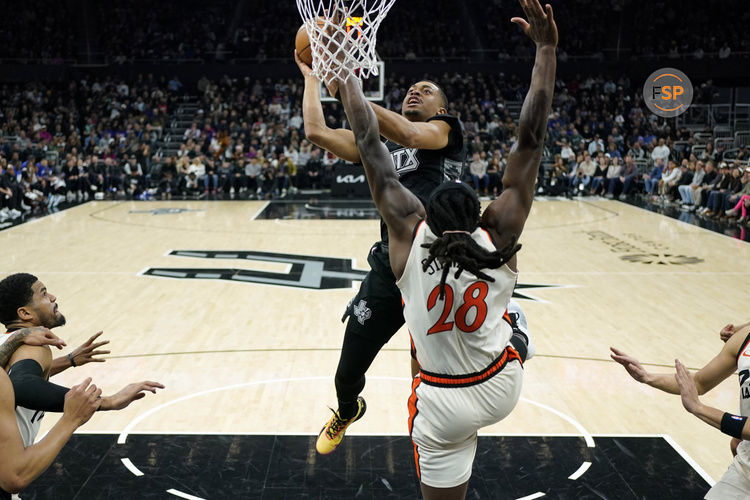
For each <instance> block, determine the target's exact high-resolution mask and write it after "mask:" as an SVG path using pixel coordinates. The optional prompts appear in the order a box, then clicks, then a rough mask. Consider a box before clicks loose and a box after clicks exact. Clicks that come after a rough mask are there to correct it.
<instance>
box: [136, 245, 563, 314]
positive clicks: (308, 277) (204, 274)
mask: <svg viewBox="0 0 750 500" xmlns="http://www.w3.org/2000/svg"><path fill="white" fill-rule="evenodd" d="M168 255H171V256H175V257H192V258H198V259H221V260H234V261H244V262H247V261H257V262H273V263H277V264H286V265H287V266H289V267H288V270H287V272H272V271H257V270H254V269H242V268H239V267H226V268H221V267H200V268H184V267H180V268H172V267H152V268H149V269H146V270H145V271H143V272H142V273H141V274H142V275H144V276H155V277H159V278H174V279H189V280H226V281H234V282H238V283H253V284H258V285H275V286H288V287H292V288H307V289H312V290H335V289H350V288H352V284H353V283H354V282H355V281H362V280H363V279H364V277H365V275H366V274H367V271H363V270H360V269H355V268H354V262H353V260H352V259H340V258H336V257H318V256H315V255H294V254H287V253H275V252H255V251H252V250H237V251H231V250H172V251H171V252H169V254H168ZM565 287H566V285H541V284H530V283H518V284H517V285H516V288H515V290H514V291H513V298H515V299H521V300H534V301H541V302H544V301H543V300H542V299H539V298H537V297H534V296H532V295H530V294H529V293H528V290H533V289H540V288H565ZM354 315H355V316H356V317H357V320H358V321H359V322H360V323H361V324H364V322H365V321H367V320H368V319H370V317H371V316H372V310H371V309H370V308H369V307H367V303H366V302H365V301H360V302H359V303H358V304H354Z"/></svg>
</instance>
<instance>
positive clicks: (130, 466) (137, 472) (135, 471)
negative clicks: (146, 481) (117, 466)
mask: <svg viewBox="0 0 750 500" xmlns="http://www.w3.org/2000/svg"><path fill="white" fill-rule="evenodd" d="M120 462H122V465H124V466H125V467H126V468H127V469H128V470H129V471H130V472H132V473H133V475H134V476H142V475H143V472H141V471H140V469H138V467H136V466H135V465H133V462H131V461H130V459H129V458H121V459H120Z"/></svg>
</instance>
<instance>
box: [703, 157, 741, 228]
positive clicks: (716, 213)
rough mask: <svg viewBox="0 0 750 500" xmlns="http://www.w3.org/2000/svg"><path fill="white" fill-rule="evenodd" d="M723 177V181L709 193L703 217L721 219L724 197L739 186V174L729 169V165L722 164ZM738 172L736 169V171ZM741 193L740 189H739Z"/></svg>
mask: <svg viewBox="0 0 750 500" xmlns="http://www.w3.org/2000/svg"><path fill="white" fill-rule="evenodd" d="M722 167H723V168H722V177H721V180H720V181H719V182H718V184H716V186H714V189H712V190H711V192H710V193H708V199H707V200H706V210H705V211H704V212H703V215H705V216H706V217H720V216H721V214H722V213H723V212H724V209H723V208H722V206H723V205H724V196H725V195H726V194H727V193H731V192H732V191H731V188H732V186H733V185H736V184H737V182H736V181H737V180H738V179H739V172H738V171H737V172H736V171H733V170H732V169H730V168H729V165H727V164H726V163H724V162H722ZM735 170H736V169H735ZM738 191H739V189H738Z"/></svg>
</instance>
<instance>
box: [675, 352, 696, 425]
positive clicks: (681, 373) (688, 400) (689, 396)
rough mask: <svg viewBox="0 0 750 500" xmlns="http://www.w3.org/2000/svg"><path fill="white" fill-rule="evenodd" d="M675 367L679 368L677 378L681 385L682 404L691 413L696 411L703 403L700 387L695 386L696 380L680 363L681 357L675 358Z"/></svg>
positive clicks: (678, 383)
mask: <svg viewBox="0 0 750 500" xmlns="http://www.w3.org/2000/svg"><path fill="white" fill-rule="evenodd" d="M674 367H675V369H676V370H677V373H676V375H675V378H676V379H677V385H678V386H680V396H682V406H684V407H685V409H686V410H687V411H689V412H690V413H695V412H696V411H698V408H700V405H701V402H700V399H698V388H697V387H696V386H695V381H694V380H693V377H692V376H691V375H690V373H688V371H687V368H685V365H683V364H682V363H680V360H679V359H675V360H674Z"/></svg>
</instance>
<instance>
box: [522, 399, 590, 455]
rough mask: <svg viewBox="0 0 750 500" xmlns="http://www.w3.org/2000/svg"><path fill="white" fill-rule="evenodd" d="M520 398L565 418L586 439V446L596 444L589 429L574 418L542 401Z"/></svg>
mask: <svg viewBox="0 0 750 500" xmlns="http://www.w3.org/2000/svg"><path fill="white" fill-rule="evenodd" d="M520 399H521V401H525V402H526V403H529V404H532V405H534V406H538V407H539V408H543V409H545V410H547V411H549V412H552V413H554V414H555V415H557V416H558V417H560V418H561V419H563V420H565V421H566V422H568V423H569V424H570V425H572V426H573V427H575V428H576V429H578V432H580V433H581V435H582V436H583V439H585V440H586V446H588V447H589V448H594V447H595V446H596V445H595V444H594V438H593V437H591V434H589V431H587V430H586V429H585V428H584V427H583V426H582V425H581V424H580V423H578V421H577V420H574V419H573V418H571V417H569V416H567V415H565V414H564V413H562V412H559V411H557V410H555V409H554V408H552V407H551V406H547V405H545V404H542V403H537V402H536V401H532V400H530V399H526V398H520Z"/></svg>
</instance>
